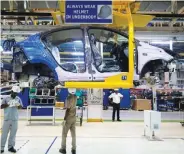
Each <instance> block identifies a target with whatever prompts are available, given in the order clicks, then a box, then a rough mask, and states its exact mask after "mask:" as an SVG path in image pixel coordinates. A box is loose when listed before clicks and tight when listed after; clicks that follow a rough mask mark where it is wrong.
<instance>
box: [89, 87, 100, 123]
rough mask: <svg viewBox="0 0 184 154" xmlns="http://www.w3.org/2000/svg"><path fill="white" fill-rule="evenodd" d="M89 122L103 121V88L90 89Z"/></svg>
mask: <svg viewBox="0 0 184 154" xmlns="http://www.w3.org/2000/svg"><path fill="white" fill-rule="evenodd" d="M87 100H88V112H87V113H88V114H87V122H102V121H103V112H102V111H103V89H88V91H87Z"/></svg>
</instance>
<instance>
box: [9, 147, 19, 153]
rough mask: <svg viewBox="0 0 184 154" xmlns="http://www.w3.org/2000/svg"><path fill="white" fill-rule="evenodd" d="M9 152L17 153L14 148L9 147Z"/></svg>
mask: <svg viewBox="0 0 184 154" xmlns="http://www.w3.org/2000/svg"><path fill="white" fill-rule="evenodd" d="M8 151H9V152H12V153H16V152H17V151H16V150H15V149H14V147H11V148H10V149H8Z"/></svg>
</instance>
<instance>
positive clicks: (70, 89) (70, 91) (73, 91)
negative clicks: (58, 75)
mask: <svg viewBox="0 0 184 154" xmlns="http://www.w3.org/2000/svg"><path fill="white" fill-rule="evenodd" d="M68 92H69V93H70V94H73V95H74V94H75V93H76V89H75V88H68Z"/></svg>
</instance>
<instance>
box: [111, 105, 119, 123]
mask: <svg viewBox="0 0 184 154" xmlns="http://www.w3.org/2000/svg"><path fill="white" fill-rule="evenodd" d="M116 111H117V120H120V116H119V111H120V103H119V104H116V103H113V112H112V120H115V114H116Z"/></svg>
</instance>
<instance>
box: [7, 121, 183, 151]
mask: <svg viewBox="0 0 184 154" xmlns="http://www.w3.org/2000/svg"><path fill="white" fill-rule="evenodd" d="M143 126H144V125H143V123H142V122H104V123H86V122H84V123H83V126H82V127H80V126H76V127H77V129H76V132H77V154H94V153H95V154H164V153H167V154H183V153H184V148H183V147H184V127H182V126H181V125H180V124H179V123H176V122H174V123H162V125H161V130H160V131H159V132H156V136H157V138H158V140H156V141H150V140H148V139H147V138H146V137H144V136H143ZM61 132H62V126H61V122H59V121H57V123H56V125H55V126H52V125H51V124H50V123H49V122H44V123H43V122H33V123H32V124H31V125H29V126H28V125H27V122H26V121H19V129H18V132H17V137H16V146H15V148H16V149H17V154H57V153H58V154H59V152H58V151H59V148H60V145H61ZM70 149H71V136H70V133H69V134H68V140H67V153H71V151H70ZM4 154H9V152H7V148H5V153H4Z"/></svg>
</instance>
